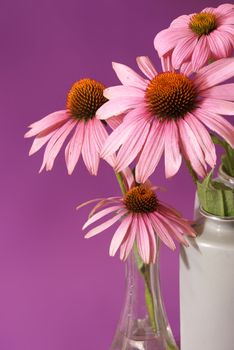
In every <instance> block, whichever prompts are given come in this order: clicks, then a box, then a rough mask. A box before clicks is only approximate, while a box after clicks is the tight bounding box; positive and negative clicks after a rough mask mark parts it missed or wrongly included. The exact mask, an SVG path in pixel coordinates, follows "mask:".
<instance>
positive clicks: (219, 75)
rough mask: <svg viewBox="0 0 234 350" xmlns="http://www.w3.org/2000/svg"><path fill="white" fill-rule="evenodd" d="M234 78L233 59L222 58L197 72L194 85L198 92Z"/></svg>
mask: <svg viewBox="0 0 234 350" xmlns="http://www.w3.org/2000/svg"><path fill="white" fill-rule="evenodd" d="M233 76H234V58H222V59H220V60H218V61H216V62H213V63H211V64H209V65H208V66H206V67H203V68H201V69H200V70H199V72H197V74H196V76H195V78H194V83H195V84H196V85H197V86H198V88H199V90H205V89H208V88H210V87H212V86H214V85H217V84H219V83H222V82H223V81H225V80H227V79H229V78H232V77H233Z"/></svg>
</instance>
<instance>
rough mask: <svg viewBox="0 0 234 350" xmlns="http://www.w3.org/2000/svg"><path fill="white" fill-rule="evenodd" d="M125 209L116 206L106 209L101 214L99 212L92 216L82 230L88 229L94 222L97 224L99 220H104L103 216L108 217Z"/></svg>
mask: <svg viewBox="0 0 234 350" xmlns="http://www.w3.org/2000/svg"><path fill="white" fill-rule="evenodd" d="M121 208H123V207H122V206H121V205H114V206H112V207H109V208H105V209H103V210H100V211H99V212H97V213H96V214H94V215H93V216H91V217H90V218H89V219H88V220H87V221H86V223H85V224H84V226H83V227H82V230H84V229H86V228H87V227H88V226H90V225H91V224H93V223H94V222H96V221H97V220H100V219H101V218H103V216H106V215H108V214H110V213H113V211H114V212H117V211H118V210H119V209H121Z"/></svg>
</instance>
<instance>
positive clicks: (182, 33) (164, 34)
mask: <svg viewBox="0 0 234 350" xmlns="http://www.w3.org/2000/svg"><path fill="white" fill-rule="evenodd" d="M190 34H191V31H190V30H189V29H188V28H183V27H182V28H181V27H176V26H173V27H170V28H167V29H164V30H162V31H161V32H159V33H158V34H157V35H156V37H155V39H154V47H155V50H157V51H158V54H159V57H162V56H164V55H166V54H167V53H168V52H169V51H170V50H172V49H173V48H174V47H175V46H176V45H177V43H178V41H179V40H181V39H183V38H184V37H187V36H188V35H190Z"/></svg>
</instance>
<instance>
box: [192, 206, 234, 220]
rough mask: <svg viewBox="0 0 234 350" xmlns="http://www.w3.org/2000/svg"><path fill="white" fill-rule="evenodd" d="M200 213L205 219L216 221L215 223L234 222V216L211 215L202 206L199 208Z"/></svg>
mask: <svg viewBox="0 0 234 350" xmlns="http://www.w3.org/2000/svg"><path fill="white" fill-rule="evenodd" d="M199 212H200V214H201V215H202V216H203V217H206V218H208V219H211V220H214V221H225V222H234V216H219V215H215V214H212V213H209V212H208V211H206V210H205V209H203V208H202V207H201V206H200V208H199Z"/></svg>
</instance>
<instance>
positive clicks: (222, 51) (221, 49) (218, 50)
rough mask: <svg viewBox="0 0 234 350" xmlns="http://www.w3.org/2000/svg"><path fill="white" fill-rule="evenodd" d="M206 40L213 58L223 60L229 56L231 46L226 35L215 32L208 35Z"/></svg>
mask: <svg viewBox="0 0 234 350" xmlns="http://www.w3.org/2000/svg"><path fill="white" fill-rule="evenodd" d="M207 40H208V43H209V46H210V49H211V52H212V53H213V57H214V58H216V59H219V58H225V57H229V56H230V55H231V53H232V49H233V44H232V42H231V41H230V36H229V35H228V33H226V32H224V31H222V32H221V31H219V30H216V31H215V32H212V33H210V35H209V37H208V39H207Z"/></svg>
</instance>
